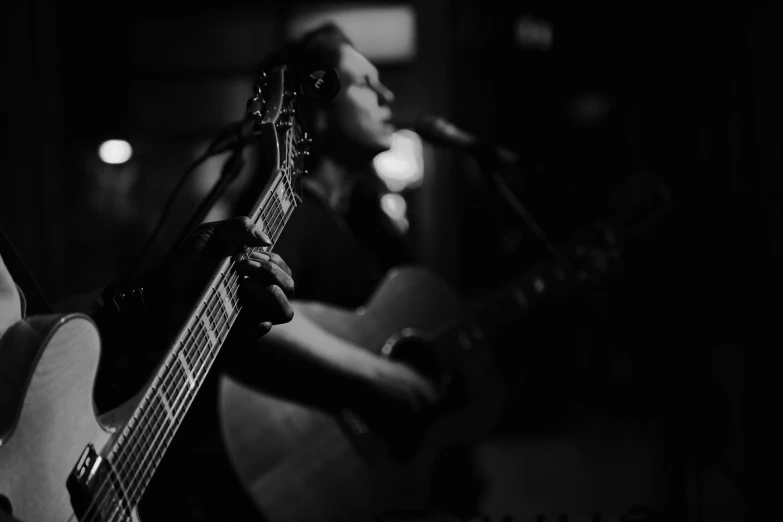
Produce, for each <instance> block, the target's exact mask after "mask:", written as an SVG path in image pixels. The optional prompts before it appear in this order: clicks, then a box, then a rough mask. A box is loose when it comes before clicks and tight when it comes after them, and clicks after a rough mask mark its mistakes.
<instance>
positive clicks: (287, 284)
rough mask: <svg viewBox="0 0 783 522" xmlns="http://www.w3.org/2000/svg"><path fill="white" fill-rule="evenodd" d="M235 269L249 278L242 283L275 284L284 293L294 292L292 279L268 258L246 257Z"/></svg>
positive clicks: (264, 285)
mask: <svg viewBox="0 0 783 522" xmlns="http://www.w3.org/2000/svg"><path fill="white" fill-rule="evenodd" d="M237 271H238V272H239V273H240V274H242V275H246V276H248V278H249V279H247V280H245V281H243V282H242V284H245V283H249V282H252V283H256V284H259V285H261V286H263V287H266V286H269V285H277V286H279V287H280V288H282V289H283V290H284V291H285V293H286V295H291V294H293V292H294V279H293V278H292V277H291V276H290V275H289V274H287V273H286V272H284V271H283V269H282V268H281V267H280V266H278V265H277V264H275V263H273V262H272V261H270V260H265V259H259V258H258V257H253V258H248V259H245V260H243V261H242V262H241V263H239V266H238V267H237Z"/></svg>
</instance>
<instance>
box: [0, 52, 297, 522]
mask: <svg viewBox="0 0 783 522" xmlns="http://www.w3.org/2000/svg"><path fill="white" fill-rule="evenodd" d="M290 82H291V80H290V79H289V75H288V74H286V71H285V68H284V67H278V68H276V69H274V70H273V71H271V72H270V74H269V76H267V75H265V74H262V76H261V81H259V82H258V84H257V85H256V87H255V90H254V96H253V97H252V98H251V99H250V100H249V102H248V113H249V117H250V118H251V119H252V124H253V133H254V135H256V136H258V137H260V140H261V143H262V146H263V147H264V150H265V157H266V162H267V163H266V167H267V168H268V169H269V170H268V172H270V173H271V175H270V177H269V180H268V182H267V184H266V187H265V189H264V191H263V192H262V195H261V196H260V197H259V199H258V201H257V202H256V204H255V205H254V207H253V209H252V210H251V212H250V213H249V214H248V216H249V217H250V219H251V220H252V221H253V222H254V223H255V224H256V225H258V226H259V227H261V228H262V229H263V230H264V232H265V233H266V234H267V235H268V236H269V237H270V239H272V241H273V242H275V241H276V240H277V238H278V237H279V235H280V233H281V232H282V230H283V227H284V226H285V224H286V223H287V221H288V218H289V217H290V216H291V214H292V213H293V211H294V209H295V208H296V205H297V197H298V196H299V193H298V190H299V185H300V176H301V175H302V173H303V170H304V169H303V160H304V155H305V153H306V149H307V147H308V146H309V144H310V139H309V138H308V137H307V135H306V133H305V132H304V129H303V127H302V122H301V121H300V118H299V116H298V115H297V114H296V106H297V99H298V98H297V96H298V95H299V92H297V91H300V90H304V89H305V88H307V87H305V84H304V83H303V84H302V85H289V83H290ZM300 88H301V89H300ZM271 248H272V247H265V248H263V249H259V250H263V251H268V250H269V249H271ZM251 251H252V250H251V249H249V248H245V249H242V250H241V251H239V252H237V253H236V254H235V255H232V256H227V257H225V258H224V259H223V260H222V261H221V262H220V263H219V265H218V268H217V269H216V270H215V272H214V274H213V275H212V277H211V279H210V281H209V282H208V284H207V285H206V288H205V289H204V290H203V292H202V293H201V295H200V297H199V299H198V300H197V301H196V303H197V304H196V305H195V306H194V308H193V309H192V311H191V312H190V314H189V316H188V319H187V321H186V323H185V325H184V326H183V327H182V329H181V330H180V331H179V333H178V334H177V336H176V337H175V340H174V342H173V343H172V345H171V346H170V349H169V351H168V353H167V355H166V357H165V358H164V360H163V362H162V363H161V364H160V366H159V367H158V369H157V370H156V372H155V373H154V374H153V376H152V378H151V379H150V380H149V382H148V383H147V385H146V386H145V387H144V389H142V390H141V391H140V392H139V393H138V394H137V396H136V397H135V398H134V399H131V400H130V401H128V402H127V403H126V404H124V405H123V406H121V407H119V408H117V409H116V410H113V411H110V412H108V413H107V414H105V415H103V416H101V417H100V418H97V417H96V414H95V409H94V404H93V385H94V382H95V376H96V371H97V368H98V359H99V357H100V352H101V348H100V344H101V343H100V335H99V332H98V331H97V330H96V326H95V324H94V323H93V322H92V320H91V319H90V318H89V317H87V316H85V315H80V314H70V315H51V316H39V317H32V318H28V319H26V320H22V321H20V322H18V323H17V324H15V325H14V326H12V327H11V328H9V330H7V331H6V333H5V334H4V335H3V338H2V343H0V369H2V372H1V373H0V377H1V378H2V382H0V391H2V393H3V395H4V401H3V403H2V405H4V406H7V407H6V408H4V409H3V412H2V413H3V418H1V419H0V498H1V499H2V500H3V502H2V504H0V508H2V509H3V510H4V511H6V512H7V513H8V514H10V515H12V516H14V517H16V518H19V519H21V520H26V521H28V522H33V521H35V522H55V521H57V522H65V521H68V520H79V521H82V522H86V521H96V522H97V521H101V522H108V521H120V520H121V521H126V520H137V519H138V513H137V509H136V508H137V506H138V504H139V501H140V499H141V498H142V495H143V494H144V492H145V489H146V487H147V485H148V484H149V482H150V480H151V479H152V477H153V474H154V473H155V470H156V468H157V466H158V464H159V463H160V462H161V459H162V458H163V456H164V454H165V453H166V449H167V447H168V445H169V443H170V442H171V440H172V438H173V437H174V435H175V433H176V431H177V428H178V427H179V425H180V424H181V422H182V420H183V418H184V417H185V415H186V413H187V412H188V408H189V407H190V405H191V404H192V402H193V400H194V398H195V396H196V393H197V392H198V390H199V387H200V386H201V384H202V383H203V382H204V379H205V378H206V376H207V373H208V372H209V370H210V367H211V366H212V363H213V362H214V361H215V358H216V357H217V355H218V353H219V351H220V349H221V347H222V345H223V343H224V341H225V339H226V337H227V336H228V333H229V331H230V329H231V327H232V325H233V324H234V322H235V320H236V319H237V317H238V315H239V312H240V310H241V308H242V307H241V304H240V303H239V301H238V299H237V289H238V287H239V275H238V273H237V271H236V269H235V264H236V262H237V261H238V260H239V259H240V258H241V257H242V256H248V255H249V254H250V253H251Z"/></svg>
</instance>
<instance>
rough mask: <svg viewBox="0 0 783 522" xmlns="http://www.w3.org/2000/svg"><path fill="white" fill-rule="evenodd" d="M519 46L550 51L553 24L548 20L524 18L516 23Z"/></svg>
mask: <svg viewBox="0 0 783 522" xmlns="http://www.w3.org/2000/svg"><path fill="white" fill-rule="evenodd" d="M515 33H516V34H515V36H516V41H517V45H519V46H520V47H522V48H527V49H541V50H548V49H550V48H551V47H552V41H553V30H552V24H551V23H550V22H548V21H546V20H541V19H538V18H533V17H530V16H523V17H521V18H519V19H518V20H517V22H516V28H515Z"/></svg>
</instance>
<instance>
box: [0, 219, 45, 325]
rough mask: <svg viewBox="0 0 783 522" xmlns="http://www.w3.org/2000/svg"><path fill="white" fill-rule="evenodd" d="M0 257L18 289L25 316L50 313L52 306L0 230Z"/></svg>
mask: <svg viewBox="0 0 783 522" xmlns="http://www.w3.org/2000/svg"><path fill="white" fill-rule="evenodd" d="M0 256H2V257H3V261H4V262H5V265H6V266H7V267H8V271H9V272H10V273H11V276H12V277H13V278H14V282H15V283H16V286H17V287H19V289H20V297H21V299H22V302H23V303H24V305H23V307H24V308H23V309H24V310H25V315H26V316H29V315H46V314H50V313H52V306H51V304H49V301H47V300H46V298H45V297H44V295H43V292H41V289H40V287H39V286H38V284H37V283H36V282H35V279H33V277H32V275H30V272H29V271H28V270H27V267H25V265H24V263H23V262H22V258H21V256H20V255H19V253H18V252H17V251H16V249H14V246H13V245H12V244H11V240H10V239H8V237H7V236H6V235H5V233H4V232H3V229H2V228H0Z"/></svg>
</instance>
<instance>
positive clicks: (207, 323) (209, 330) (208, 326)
mask: <svg viewBox="0 0 783 522" xmlns="http://www.w3.org/2000/svg"><path fill="white" fill-rule="evenodd" d="M201 325H202V326H203V327H204V330H205V332H206V334H207V342H208V343H209V347H210V348H212V347H213V346H215V344H217V337H215V331H214V328H213V327H212V321H211V320H210V318H209V316H207V315H202V316H201Z"/></svg>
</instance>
